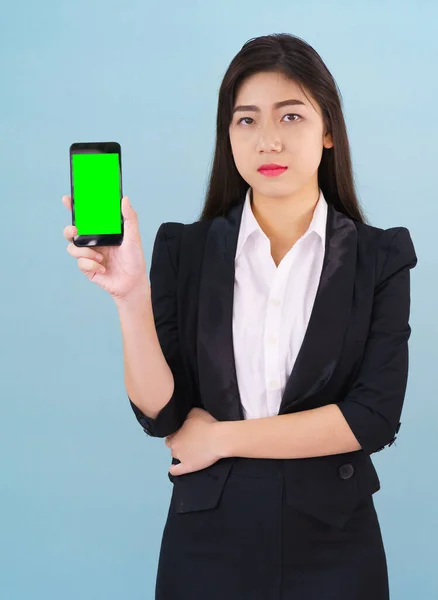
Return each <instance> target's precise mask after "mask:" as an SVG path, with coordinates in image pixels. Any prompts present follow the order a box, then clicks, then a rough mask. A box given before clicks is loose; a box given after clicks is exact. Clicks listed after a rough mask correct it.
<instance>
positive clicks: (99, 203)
mask: <svg viewBox="0 0 438 600" xmlns="http://www.w3.org/2000/svg"><path fill="white" fill-rule="evenodd" d="M70 186H71V199H72V225H74V226H75V227H77V230H78V231H77V235H76V236H74V238H73V243H74V244H75V246H120V244H121V243H122V242H123V221H124V219H123V215H122V197H123V192H122V153H121V147H120V144H119V143H117V142H75V143H74V144H72V145H71V146H70Z"/></svg>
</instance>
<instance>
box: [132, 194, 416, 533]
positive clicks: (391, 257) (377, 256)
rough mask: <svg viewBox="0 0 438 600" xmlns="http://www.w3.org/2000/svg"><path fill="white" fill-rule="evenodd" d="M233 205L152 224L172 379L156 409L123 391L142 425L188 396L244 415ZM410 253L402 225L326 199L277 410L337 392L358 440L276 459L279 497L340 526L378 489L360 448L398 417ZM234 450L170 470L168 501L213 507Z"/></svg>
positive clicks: (158, 308) (182, 412)
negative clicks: (280, 465) (295, 348)
mask: <svg viewBox="0 0 438 600" xmlns="http://www.w3.org/2000/svg"><path fill="white" fill-rule="evenodd" d="M243 205H244V197H243V198H242V199H241V201H240V202H239V203H238V204H236V205H235V206H233V207H232V208H231V210H230V211H229V212H228V214H227V216H225V217H216V218H214V219H211V220H208V221H199V222H194V223H190V224H183V223H171V222H168V223H163V224H162V225H161V226H160V227H159V229H158V232H157V235H156V239H155V242H154V246H153V252H152V260H151V268H150V283H151V295H152V305H153V313H154V319H155V325H156V329H157V334H158V338H159V341H160V345H161V347H162V350H163V353H164V356H165V357H166V360H167V362H168V364H169V366H170V368H171V370H172V372H173V375H174V381H175V389H174V393H173V396H172V398H171V399H170V400H169V402H168V403H167V405H166V406H165V407H164V408H163V409H162V410H161V412H160V414H159V415H158V416H157V418H156V419H150V418H148V417H147V416H146V415H144V414H143V413H142V411H141V410H139V408H138V407H137V406H136V405H135V404H134V403H133V402H132V401H131V399H129V400H130V404H131V407H132V409H133V411H134V413H135V416H136V418H137V420H138V421H139V423H140V424H141V426H142V427H143V428H144V431H145V432H146V433H147V434H148V435H150V436H154V437H165V436H167V435H169V434H171V433H173V432H175V431H176V430H177V429H178V428H179V427H180V426H181V425H182V424H183V422H184V420H185V418H186V416H187V414H188V413H189V411H190V409H191V408H192V407H195V406H199V407H202V408H204V409H205V410H207V411H208V412H209V413H210V414H211V415H213V416H214V417H215V418H216V419H217V420H219V421H223V420H228V421H230V420H237V419H243V418H244V417H243V412H242V406H241V402H240V397H239V389H238V384H237V378H236V370H235V363H234V354H233V343H232V310H233V290H234V257H235V251H236V245H237V238H238V233H239V227H240V220H241V216H242V209H243ZM416 263H417V257H416V254H415V249H414V246H413V243H412V240H411V237H410V233H409V230H408V229H407V228H406V227H391V228H389V229H386V230H384V229H381V228H378V227H373V226H370V225H366V224H363V223H360V222H358V221H356V220H354V219H351V218H349V217H347V216H346V215H344V214H343V213H341V212H339V211H338V210H336V209H335V208H334V206H333V205H331V204H329V206H328V214H327V229H326V249H325V257H324V263H323V268H322V273H321V279H320V282H319V287H318V290H317V294H316V298H315V303H314V307H313V311H312V313H311V317H310V321H309V324H308V328H307V331H306V334H305V337H304V340H303V344H302V346H301V349H300V352H299V354H298V357H297V360H296V363H295V365H294V368H293V370H292V373H291V374H290V377H289V379H288V381H287V384H286V388H285V390H284V394H283V396H282V401H281V406H280V410H279V414H284V413H293V412H298V411H302V410H308V409H311V408H316V407H319V406H323V405H325V404H331V403H334V402H336V403H338V406H339V408H340V409H341V411H342V413H343V415H344V417H345V419H346V420H347V422H348V424H349V426H350V427H351V429H352V431H353V433H354V435H355V436H356V438H357V439H358V441H359V443H360V445H361V447H362V449H361V450H359V451H356V452H349V453H344V454H337V455H329V456H320V457H312V458H304V459H293V460H286V461H284V464H285V475H286V492H287V495H288V501H289V502H290V504H292V505H294V506H295V507H296V508H297V509H299V510H302V511H304V512H306V513H308V514H311V515H313V516H315V517H317V518H319V519H322V520H323V521H326V522H327V523H330V524H334V525H339V526H342V525H343V523H344V522H345V521H346V519H347V518H348V516H349V514H350V513H351V511H352V510H353V509H354V507H355V506H356V505H357V503H358V502H359V501H360V500H361V499H362V498H363V497H364V496H365V495H367V494H372V493H374V492H376V491H377V490H378V489H380V481H379V477H378V475H377V473H376V470H375V468H374V465H373V463H372V461H371V458H370V455H371V454H372V453H374V452H377V451H379V450H381V449H383V448H384V447H385V446H387V445H391V444H392V443H393V441H394V440H395V437H396V434H397V433H398V430H399V427H400V415H401V411H402V406H403V401H404V396H405V390H406V385H407V377H408V339H409V337H410V332H411V329H410V326H409V312H410V269H411V268H413V267H414V266H415V265H416ZM145 360H147V357H145ZM235 460H236V459H235V458H234V457H232V458H226V459H221V460H219V461H217V462H216V463H215V464H213V465H211V466H210V467H208V468H207V469H202V470H201V471H196V472H193V473H186V474H184V475H179V476H172V475H171V474H169V479H170V480H171V481H172V482H173V483H174V486H175V487H174V498H175V506H176V511H177V512H186V511H192V510H201V509H208V508H213V507H215V506H216V505H217V503H218V501H219V498H220V494H221V491H222V489H223V486H224V484H225V481H226V478H227V476H228V473H229V471H230V468H231V466H232V464H233V462H234V461H235ZM172 462H173V463H177V462H179V461H178V460H176V459H173V460H172Z"/></svg>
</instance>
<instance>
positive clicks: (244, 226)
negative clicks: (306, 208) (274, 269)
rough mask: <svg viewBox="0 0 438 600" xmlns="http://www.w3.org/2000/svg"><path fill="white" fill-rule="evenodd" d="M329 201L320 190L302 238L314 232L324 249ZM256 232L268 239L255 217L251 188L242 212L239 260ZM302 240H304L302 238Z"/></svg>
mask: <svg viewBox="0 0 438 600" xmlns="http://www.w3.org/2000/svg"><path fill="white" fill-rule="evenodd" d="M327 210H328V206H327V201H326V199H325V198H324V194H323V193H322V190H321V188H319V199H318V202H317V203H316V206H315V210H314V211H313V217H312V220H311V222H310V225H309V227H308V229H307V231H306V233H305V234H304V235H303V236H302V237H303V238H304V237H307V236H308V235H310V233H311V232H312V231H314V232H315V233H317V234H318V236H319V237H320V239H321V243H322V247H323V248H325V235H326V223H327ZM255 231H257V232H258V234H259V235H261V236H262V237H264V238H265V239H268V237H267V236H266V234H265V232H264V231H263V230H262V229H261V227H260V225H259V224H258V221H257V219H256V218H255V216H254V213H253V212H252V208H251V187H249V188H248V191H247V192H246V196H245V201H244V205H243V211H242V220H241V222H240V230H239V239H238V241H237V249H236V256H235V258H236V259H237V258H238V256H239V254H240V252H241V251H242V249H243V247H244V245H245V243H246V241H247V239H248V238H249V236H250V235H252V234H253V233H254V232H255ZM301 239H302V238H301Z"/></svg>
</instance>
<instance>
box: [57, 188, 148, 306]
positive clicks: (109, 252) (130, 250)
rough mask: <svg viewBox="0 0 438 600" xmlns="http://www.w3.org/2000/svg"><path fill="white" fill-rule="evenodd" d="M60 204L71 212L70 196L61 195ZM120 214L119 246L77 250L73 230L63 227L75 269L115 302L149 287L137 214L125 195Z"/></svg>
mask: <svg viewBox="0 0 438 600" xmlns="http://www.w3.org/2000/svg"><path fill="white" fill-rule="evenodd" d="M62 202H63V204H64V206H65V207H66V208H67V209H68V210H69V211H70V212H71V210H72V204H71V196H63V197H62ZM122 214H123V217H124V234H123V242H122V244H121V245H120V246H96V247H93V248H91V247H85V246H84V247H78V246H76V245H75V244H74V243H73V237H74V236H75V235H76V234H77V228H76V227H75V226H74V225H67V226H66V227H65V228H64V237H65V238H66V240H67V241H69V242H70V243H69V244H68V246H67V252H68V253H69V254H71V255H72V256H74V257H75V258H77V259H78V262H77V264H78V267H79V269H80V270H81V271H82V272H83V273H84V274H85V275H86V276H87V277H88V279H89V280H90V281H93V283H97V285H99V286H100V287H101V288H103V289H104V290H105V291H106V292H108V293H109V294H111V296H113V298H114V299H115V300H121V299H124V298H126V297H128V296H129V295H130V294H133V293H136V292H137V291H139V290H144V289H147V287H148V286H149V281H148V278H147V272H146V261H145V258H144V253H143V248H142V244H141V238H140V232H139V229H138V218H137V213H136V212H135V211H134V209H133V208H132V206H131V204H130V202H129V198H128V197H127V196H124V197H123V198H122ZM94 248H96V249H94ZM102 267H103V268H104V271H102V270H101V269H102ZM145 286H146V288H145Z"/></svg>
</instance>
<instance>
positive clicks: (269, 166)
mask: <svg viewBox="0 0 438 600" xmlns="http://www.w3.org/2000/svg"><path fill="white" fill-rule="evenodd" d="M271 169H272V170H274V169H287V167H285V166H284V165H277V164H275V163H268V164H266V165H261V166H260V167H259V168H258V169H257V171H269V170H271Z"/></svg>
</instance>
